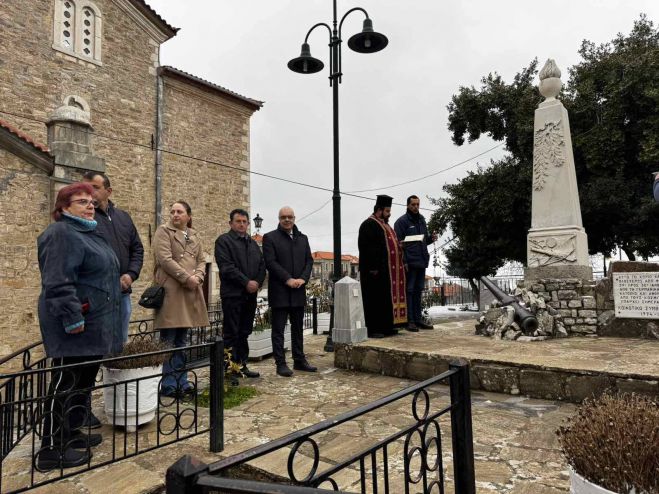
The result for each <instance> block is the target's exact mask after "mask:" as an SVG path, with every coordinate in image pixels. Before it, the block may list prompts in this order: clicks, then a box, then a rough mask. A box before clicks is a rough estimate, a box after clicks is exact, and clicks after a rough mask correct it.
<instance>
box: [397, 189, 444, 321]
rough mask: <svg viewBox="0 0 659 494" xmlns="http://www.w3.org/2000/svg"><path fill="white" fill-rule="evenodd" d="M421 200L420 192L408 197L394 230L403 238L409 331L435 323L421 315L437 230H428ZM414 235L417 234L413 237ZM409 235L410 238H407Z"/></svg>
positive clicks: (399, 238) (401, 239) (399, 237)
mask: <svg viewBox="0 0 659 494" xmlns="http://www.w3.org/2000/svg"><path fill="white" fill-rule="evenodd" d="M420 207H421V201H420V200H419V198H418V197H417V196H410V197H408V198H407V212H406V213H405V214H404V215H403V216H401V217H400V218H398V219H397V220H396V223H395V224H394V230H396V236H397V237H398V240H400V241H401V242H403V261H404V262H405V272H406V273H407V318H408V320H409V322H408V326H407V329H408V331H413V332H417V331H419V328H420V329H432V328H433V327H432V326H431V325H429V324H426V323H425V322H423V319H422V318H421V293H422V292H423V288H424V286H425V281H426V268H427V267H428V261H430V254H428V245H429V244H431V243H433V242H434V241H435V240H437V235H436V234H432V235H431V234H430V233H428V227H427V226H426V219H425V218H424V217H423V215H422V214H421V213H419V208H420ZM412 238H417V239H416V240H414V241H410V240H411V239H412ZM406 239H407V241H406Z"/></svg>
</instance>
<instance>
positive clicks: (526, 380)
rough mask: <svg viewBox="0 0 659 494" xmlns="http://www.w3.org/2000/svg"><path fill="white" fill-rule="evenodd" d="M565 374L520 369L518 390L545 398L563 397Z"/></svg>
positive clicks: (531, 395)
mask: <svg viewBox="0 0 659 494" xmlns="http://www.w3.org/2000/svg"><path fill="white" fill-rule="evenodd" d="M564 379H565V376H564V375H563V374H561V373H559V372H552V371H545V370H522V371H520V373H519V390H520V392H521V393H522V394H523V395H527V396H530V397H532V398H543V399H546V400H560V399H562V398H563V397H564V394H565V393H564V390H563V381H564Z"/></svg>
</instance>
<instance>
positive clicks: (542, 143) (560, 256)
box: [524, 59, 592, 281]
mask: <svg viewBox="0 0 659 494" xmlns="http://www.w3.org/2000/svg"><path fill="white" fill-rule="evenodd" d="M539 77H540V85H539V90H540V94H542V96H544V97H545V101H543V102H542V103H540V105H538V108H537V110H536V111H535V121H534V125H533V133H534V136H533V196H532V201H533V202H532V206H531V229H530V230H529V234H528V237H527V269H526V271H525V276H524V278H525V279H526V280H527V281H528V280H533V279H540V278H581V279H592V269H591V267H590V263H589V260H588V237H587V236H586V231H585V230H584V228H583V224H582V223H581V207H580V205H579V191H578V189H577V176H576V173H575V170H574V156H573V154H572V139H571V137H570V121H569V118H568V114H567V110H566V109H565V107H564V106H563V104H562V103H561V102H560V101H559V100H557V99H556V96H557V95H558V93H559V92H560V90H561V85H562V84H561V79H560V77H561V71H560V70H559V69H558V67H557V66H556V63H555V62H554V60H552V59H549V60H547V63H546V64H545V66H544V67H543V68H542V70H541V71H540V74H539Z"/></svg>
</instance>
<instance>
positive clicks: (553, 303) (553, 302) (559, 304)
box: [547, 300, 561, 309]
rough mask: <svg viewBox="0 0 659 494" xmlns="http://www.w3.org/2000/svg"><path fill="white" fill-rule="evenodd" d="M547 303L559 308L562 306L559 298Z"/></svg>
mask: <svg viewBox="0 0 659 494" xmlns="http://www.w3.org/2000/svg"><path fill="white" fill-rule="evenodd" d="M547 305H549V307H553V308H554V309H558V308H560V306H561V303H560V302H558V301H557V300H555V301H552V302H548V303H547Z"/></svg>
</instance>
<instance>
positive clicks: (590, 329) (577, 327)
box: [570, 324, 597, 334]
mask: <svg viewBox="0 0 659 494" xmlns="http://www.w3.org/2000/svg"><path fill="white" fill-rule="evenodd" d="M570 331H572V332H573V333H579V334H595V333H597V326H595V325H590V324H574V325H573V326H572V327H571V328H570Z"/></svg>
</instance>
